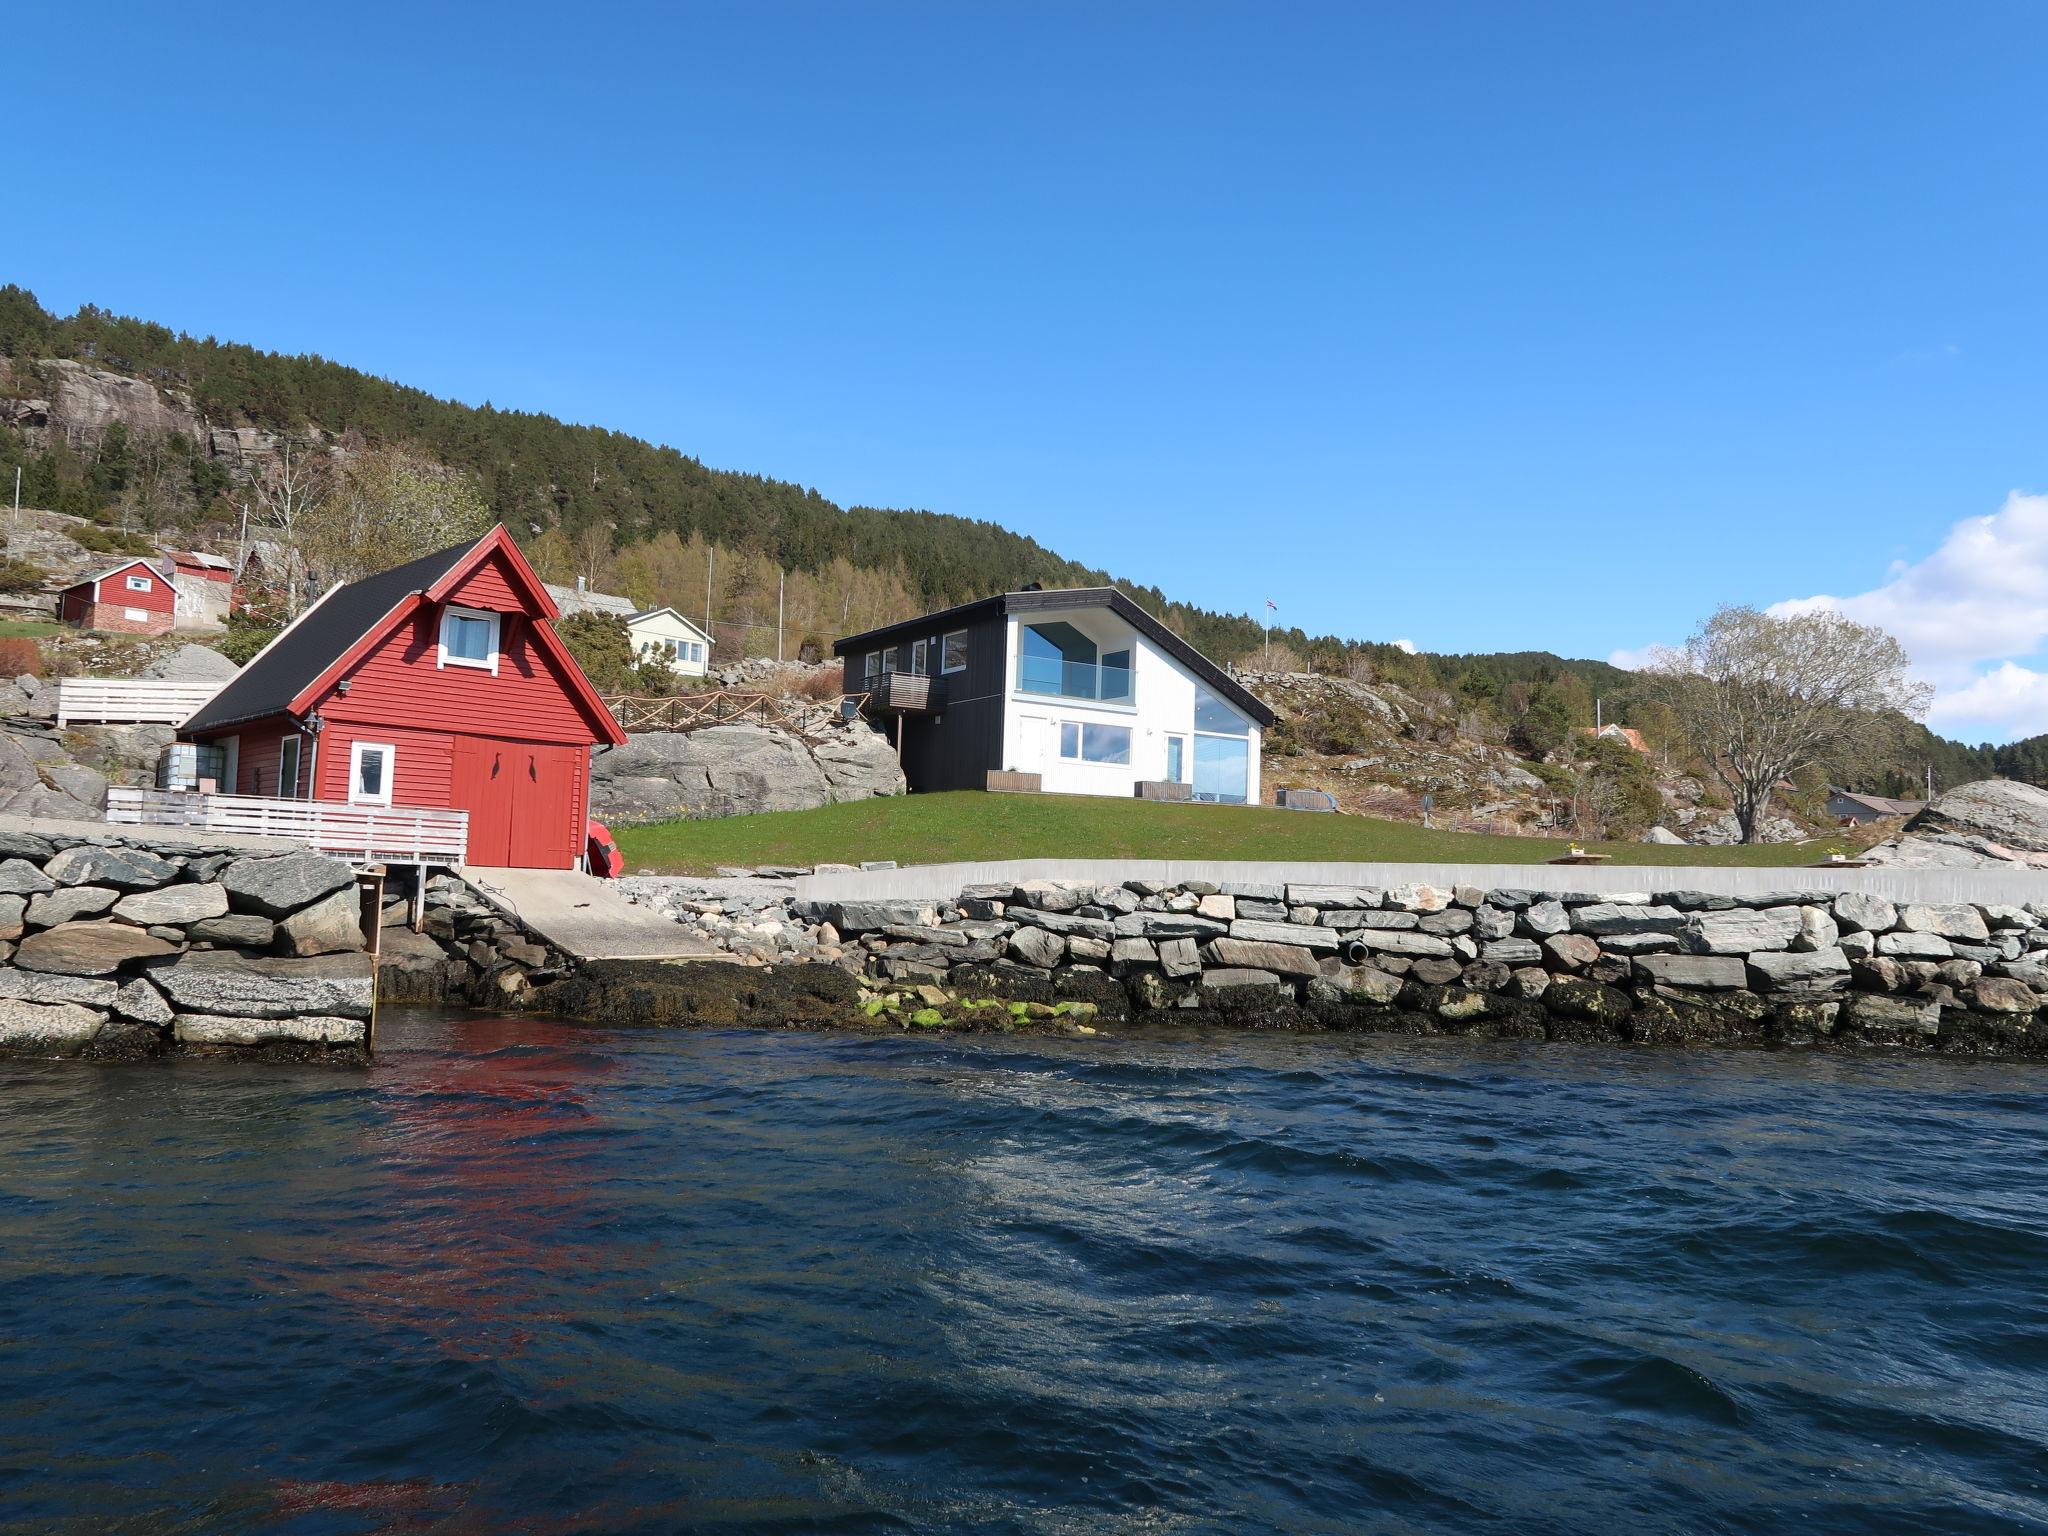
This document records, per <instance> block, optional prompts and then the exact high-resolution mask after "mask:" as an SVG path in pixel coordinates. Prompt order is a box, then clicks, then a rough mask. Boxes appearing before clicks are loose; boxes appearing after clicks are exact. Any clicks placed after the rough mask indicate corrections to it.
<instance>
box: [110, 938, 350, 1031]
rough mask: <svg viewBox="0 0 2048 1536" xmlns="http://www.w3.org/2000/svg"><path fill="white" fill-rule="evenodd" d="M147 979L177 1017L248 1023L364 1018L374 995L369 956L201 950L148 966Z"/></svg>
mask: <svg viewBox="0 0 2048 1536" xmlns="http://www.w3.org/2000/svg"><path fill="white" fill-rule="evenodd" d="M149 978H150V980H151V981H153V982H155V983H156V984H157V986H158V987H159V988H161V989H162V991H163V993H164V995H165V996H166V997H168V998H169V999H170V1000H171V1002H172V1004H173V1006H175V1007H176V1008H177V1010H178V1011H179V1012H180V1013H209V1014H216V1013H217V1014H232V1015H234V1016H235V1017H236V1018H250V1019H289V1018H297V1017H300V1016H302V1015H324V1014H333V1015H339V1016H341V1017H344V1018H355V1019H367V1018H368V1017H369V1016H370V1004H371V1001H372V999H373V997H374V995H375V990H376V984H375V980H374V974H373V971H372V968H371V962H370V957H369V956H368V955H363V954H353V955H320V956H316V957H314V958H312V959H305V960H297V959H285V958H274V957H263V958H251V957H248V956H244V955H235V954H229V953H227V952H226V951H224V950H205V951H201V952H199V953H196V954H195V953H189V952H188V953H187V954H185V955H184V956H183V957H182V958H180V959H178V960H177V961H176V962H174V963H171V964H165V965H157V966H153V967H151V969H150V972H149Z"/></svg>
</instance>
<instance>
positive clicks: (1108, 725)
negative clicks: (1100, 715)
mask: <svg viewBox="0 0 2048 1536" xmlns="http://www.w3.org/2000/svg"><path fill="white" fill-rule="evenodd" d="M1058 724H1059V755H1060V761H1061V762H1063V763H1080V764H1083V765H1084V766H1086V767H1090V768H1128V767H1130V766H1131V753H1132V752H1133V751H1135V750H1136V749H1137V733H1136V732H1135V731H1133V730H1132V729H1131V728H1130V727H1129V726H1128V725H1117V724H1113V723H1112V722H1110V721H1108V720H1062V721H1059V722H1058ZM1070 728H1071V729H1072V730H1073V733H1074V750H1073V751H1072V752H1068V751H1067V731H1068V730H1069V729H1070ZM1091 730H1096V731H1122V732H1123V733H1124V758H1123V761H1122V762H1120V763H1119V762H1112V761H1110V760H1109V759H1107V758H1100V757H1090V756H1089V755H1088V733H1089V731H1091Z"/></svg>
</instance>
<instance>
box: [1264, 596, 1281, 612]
mask: <svg viewBox="0 0 2048 1536" xmlns="http://www.w3.org/2000/svg"><path fill="white" fill-rule="evenodd" d="M1266 606H1267V607H1268V608H1270V609H1272V610H1273V611H1274V612H1275V613H1278V612H1279V611H1280V605H1279V604H1278V603H1276V602H1274V601H1273V599H1271V598H1270V597H1269V598H1267V599H1266Z"/></svg>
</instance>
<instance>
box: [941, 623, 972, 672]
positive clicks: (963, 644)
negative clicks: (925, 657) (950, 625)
mask: <svg viewBox="0 0 2048 1536" xmlns="http://www.w3.org/2000/svg"><path fill="white" fill-rule="evenodd" d="M955 640H958V641H959V642H960V659H959V660H958V661H957V662H953V661H948V660H946V657H947V656H948V655H949V654H950V653H951V651H952V646H953V642H954V641H955ZM966 670H967V631H966V630H964V629H949V630H947V631H946V633H945V634H943V635H941V636H939V674H940V676H942V677H944V676H950V675H951V674H952V673H955V672H965V671H966Z"/></svg>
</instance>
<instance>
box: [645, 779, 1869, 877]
mask: <svg viewBox="0 0 2048 1536" xmlns="http://www.w3.org/2000/svg"><path fill="white" fill-rule="evenodd" d="M613 831H614V832H615V833H616V834H617V836H618V839H619V847H620V849H621V851H623V852H624V854H625V856H626V869H627V872H628V873H632V872H634V871H637V870H642V869H652V870H656V871H658V872H661V873H664V874H708V873H710V872H711V870H712V869H713V868H715V867H716V866H718V865H720V864H824V863H840V864H858V863H860V862H861V861H862V860H863V859H894V860H896V861H897V862H898V863H899V864H940V863H950V862H954V861H963V860H980V859H1033V858H1075V859H1080V858H1090V859H1279V860H1287V859H1298V860H1304V861H1308V860H1317V861H1320V860H1338V861H1356V862H1360V863H1372V862H1378V861H1389V862H1400V863H1409V862H1413V863H1450V864H1539V863H1541V862H1543V861H1544V860H1545V859H1550V858H1555V857H1556V856H1557V855H1558V854H1561V853H1563V852H1564V851H1565V847H1566V844H1565V843H1564V841H1563V840H1561V839H1557V838H1541V837H1486V836H1482V835H1480V834H1478V833H1471V832H1436V831H1429V830H1426V829H1424V828H1422V827H1418V826H1415V825H1413V824H1411V823H1408V822H1401V821H1377V820H1374V819H1372V818H1370V817H1365V816H1330V815H1317V814H1315V813H1312V812H1307V811H1282V810H1275V809H1272V808H1271V807H1266V806H1224V805H1160V804H1157V803H1154V802H1151V801H1143V800H1110V799H1102V798H1097V797H1094V796H1088V795H995V794H981V793H976V792H965V791H963V792H960V793H955V794H944V795H909V796H900V797H896V798H892V799H886V800H860V801H855V802H854V803H852V804H850V805H828V806H825V807H822V808H821V809H819V810H815V811H773V812H770V813H768V814H767V815H762V816H732V817H727V818H725V819H723V820H719V821H668V822H661V823H658V824H656V825H653V826H646V827H615V828H613ZM1857 846H1858V844H1857V842H1856V841H1855V840H1853V839H1850V838H1835V837H1831V838H1824V839H1818V840H1816V841H1814V842H1810V843H1800V844H1778V845H1775V846H1763V847H1755V848H1670V847H1662V846H1659V845H1657V844H1644V843H1604V844H1599V845H1596V846H1595V848H1594V851H1596V852H1600V853H1608V854H1612V855H1613V856H1614V862H1615V863H1617V864H1746V865H1798V864H1811V863H1813V862H1814V861H1815V860H1817V859H1820V858H1822V857H1824V856H1825V855H1826V854H1828V853H1830V852H1837V851H1840V852H1848V851H1851V850H1852V849H1854V848H1855V847H1857Z"/></svg>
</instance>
